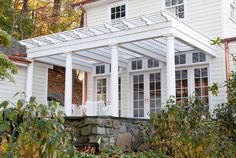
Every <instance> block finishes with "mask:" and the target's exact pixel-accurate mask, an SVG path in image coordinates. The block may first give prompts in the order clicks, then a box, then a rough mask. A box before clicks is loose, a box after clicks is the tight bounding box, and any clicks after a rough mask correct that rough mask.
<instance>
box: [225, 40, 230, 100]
mask: <svg viewBox="0 0 236 158" xmlns="http://www.w3.org/2000/svg"><path fill="white" fill-rule="evenodd" d="M224 45H225V70H226V81H229V75H230V67H229V42H228V41H227V40H225V41H224ZM227 99H228V100H229V99H230V89H229V86H227Z"/></svg>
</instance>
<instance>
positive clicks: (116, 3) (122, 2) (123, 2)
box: [107, 0, 128, 22]
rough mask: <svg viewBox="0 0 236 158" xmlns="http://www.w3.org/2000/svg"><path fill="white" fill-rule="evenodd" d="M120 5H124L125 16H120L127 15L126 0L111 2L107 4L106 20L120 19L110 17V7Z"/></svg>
mask: <svg viewBox="0 0 236 158" xmlns="http://www.w3.org/2000/svg"><path fill="white" fill-rule="evenodd" d="M122 5H125V17H122V18H127V17H128V1H127V0H123V1H121V2H115V3H112V4H110V5H108V6H107V13H108V14H107V15H108V18H107V21H108V22H110V21H112V20H117V19H122V18H117V19H111V8H114V7H117V6H122Z"/></svg>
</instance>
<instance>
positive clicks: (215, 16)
mask: <svg viewBox="0 0 236 158" xmlns="http://www.w3.org/2000/svg"><path fill="white" fill-rule="evenodd" d="M229 1H230V0H205V1H202V0H185V10H186V13H185V19H183V21H184V22H185V23H186V24H187V25H189V26H191V27H192V28H193V29H195V30H197V31H199V32H201V33H202V34H205V35H206V36H208V37H209V39H215V38H217V37H232V36H235V35H236V23H235V22H233V21H232V20H231V19H230V18H229V14H230V12H229V9H230V8H229ZM124 2H125V3H126V4H127V17H128V18H130V17H136V16H138V15H140V14H143V15H145V14H149V13H153V12H158V11H160V10H161V9H164V7H163V4H164V3H163V2H164V0H148V1H143V0H127V1H124ZM110 3H114V1H112V2H111V1H110ZM109 5H110V4H103V5H100V6H96V7H90V8H87V9H86V11H87V24H88V25H89V26H92V25H99V24H102V23H104V22H108V21H109V18H110V17H109V10H108V9H109ZM209 44H210V40H209ZM235 46H236V45H235ZM232 47H234V46H233V45H232ZM217 49H218V50H217V53H216V57H215V58H211V59H210V60H209V70H210V72H209V85H212V84H213V83H223V81H225V80H226V75H225V74H226V72H225V55H224V52H225V51H224V48H223V47H218V48H217ZM231 65H232V63H231ZM231 67H232V66H231ZM123 75H124V76H123V79H122V80H124V81H123V82H122V87H123V88H124V89H123V90H122V92H123V93H124V92H125V91H127V87H129V84H130V82H129V81H130V79H129V75H128V73H127V72H126V74H125V73H124V74H123ZM89 80H90V81H89V82H90V83H91V85H89V83H88V87H89V88H90V89H88V100H89V98H92V94H94V93H93V90H94V84H92V82H93V81H92V80H93V77H92V74H90V78H89ZM162 86H163V88H162V104H163V105H164V104H165V101H166V99H167V98H166V66H165V65H163V69H162ZM225 90H226V89H225V88H221V89H220V95H219V96H217V97H215V96H211V94H210V104H211V105H212V107H211V109H213V108H214V107H215V106H216V105H217V104H220V103H222V102H224V101H226V95H225ZM122 96H123V97H126V95H125V94H122ZM127 96H128V95H127ZM93 99H94V98H93ZM122 99H123V101H122V109H123V110H122V113H123V114H124V116H127V115H128V113H129V107H128V104H129V103H130V99H129V98H122ZM125 102H126V104H125Z"/></svg>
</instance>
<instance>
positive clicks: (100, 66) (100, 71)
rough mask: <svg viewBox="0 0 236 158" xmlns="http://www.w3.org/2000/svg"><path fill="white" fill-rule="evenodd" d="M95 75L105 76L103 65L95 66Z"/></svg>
mask: <svg viewBox="0 0 236 158" xmlns="http://www.w3.org/2000/svg"><path fill="white" fill-rule="evenodd" d="M96 74H105V65H98V66H96Z"/></svg>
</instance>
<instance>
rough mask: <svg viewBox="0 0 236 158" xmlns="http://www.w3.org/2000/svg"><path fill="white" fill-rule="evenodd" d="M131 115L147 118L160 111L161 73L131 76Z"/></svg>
mask: <svg viewBox="0 0 236 158" xmlns="http://www.w3.org/2000/svg"><path fill="white" fill-rule="evenodd" d="M131 82H132V104H133V105H132V115H133V117H138V118H149V116H150V114H151V113H155V112H158V111H160V109H161V73H160V72H149V73H148V72H145V73H139V74H133V75H132V81H131Z"/></svg>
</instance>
